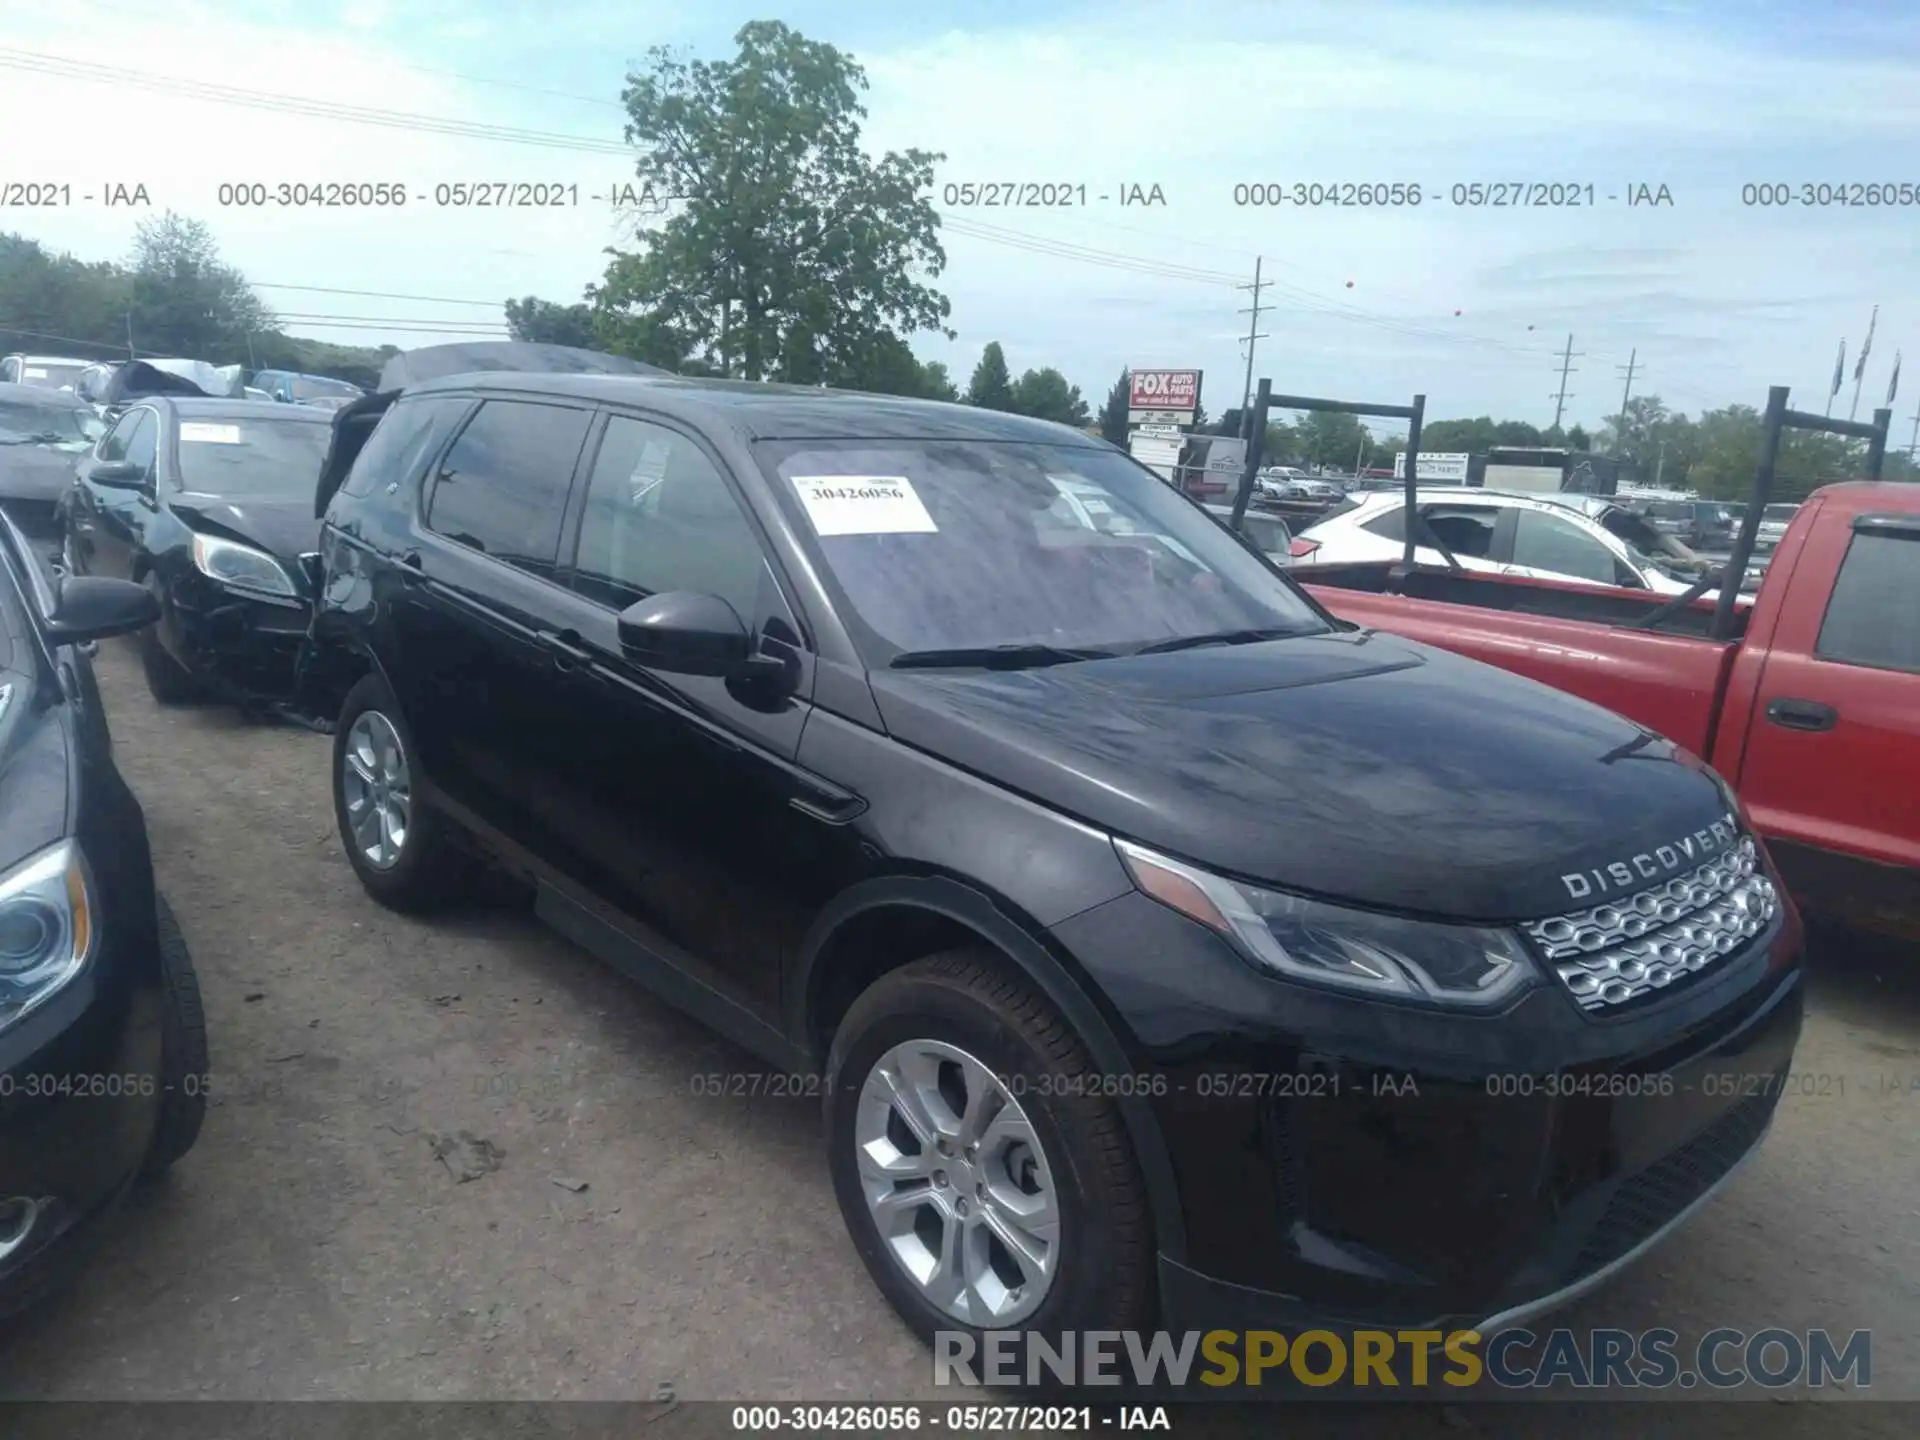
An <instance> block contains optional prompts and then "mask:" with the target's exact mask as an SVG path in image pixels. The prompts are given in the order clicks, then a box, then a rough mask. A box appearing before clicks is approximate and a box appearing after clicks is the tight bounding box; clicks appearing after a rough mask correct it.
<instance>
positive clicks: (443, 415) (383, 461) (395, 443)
mask: <svg viewBox="0 0 1920 1440" xmlns="http://www.w3.org/2000/svg"><path fill="white" fill-rule="evenodd" d="M472 403H473V402H472V400H470V399H469V398H468V397H466V396H464V395H428V396H423V397H421V398H419V399H413V400H406V399H403V400H400V401H397V402H396V403H395V404H394V406H393V408H392V409H391V410H389V411H387V413H386V414H385V415H383V416H381V417H380V423H379V424H378V425H376V426H375V427H374V431H373V434H372V435H370V436H369V437H368V438H367V443H366V444H365V446H363V447H362V448H361V451H360V453H359V454H358V455H357V456H355V457H354V461H353V469H352V470H351V471H349V472H348V474H347V481H346V484H344V485H342V486H341V487H340V493H341V494H343V495H354V496H360V495H366V494H369V493H371V492H372V490H373V488H374V486H376V485H379V484H382V483H386V484H395V483H397V484H400V485H402V486H409V485H411V484H412V483H413V481H415V480H416V479H418V478H419V475H420V472H421V470H422V469H423V468H425V466H426V463H427V460H428V459H429V457H431V456H432V455H434V454H435V453H437V452H438V451H439V449H440V446H441V443H442V442H443V441H445V439H446V438H447V434H448V432H450V431H451V430H452V429H453V427H454V426H455V425H456V424H458V423H459V421H460V417H461V416H462V415H464V414H466V413H467V407H468V406H469V405H471V404H472Z"/></svg>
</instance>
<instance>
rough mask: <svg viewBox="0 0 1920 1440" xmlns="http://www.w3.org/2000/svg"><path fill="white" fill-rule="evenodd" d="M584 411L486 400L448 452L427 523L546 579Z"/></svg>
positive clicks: (581, 437) (557, 543) (584, 423)
mask: <svg viewBox="0 0 1920 1440" xmlns="http://www.w3.org/2000/svg"><path fill="white" fill-rule="evenodd" d="M591 419H592V412H591V411H589V410H582V409H574V408H572V407H568V406H561V405H546V404H540V403H537V402H533V401H526V400H489V401H487V402H486V403H485V404H483V405H482V406H481V407H480V410H479V413H477V414H476V415H475V416H474V417H473V419H472V420H471V421H470V422H469V423H468V424H467V427H466V428H465V429H464V430H462V431H461V432H460V436H459V438H458V439H457V440H455V441H454V442H453V446H452V448H451V449H450V450H448V451H447V455H446V459H445V460H443V461H442V462H441V464H440V469H439V473H438V474H437V475H436V477H435V479H434V484H433V493H432V494H431V496H429V497H428V500H427V525H428V527H429V528H430V529H432V530H434V531H435V532H436V533H438V534H440V535H444V536H445V537H446V538H447V539H449V540H452V541H455V542H456V543H458V544H461V545H465V546H467V547H469V548H470V549H474V550H478V551H480V552H481V553H482V554H485V555H491V556H493V557H494V558H495V559H497V560H503V561H505V562H506V563H507V564H509V565H513V566H516V567H517V568H519V569H522V570H527V571H530V572H532V573H533V574H536V575H542V576H547V577H551V576H552V574H553V570H554V562H555V560H556V559H557V557H558V555H559V552H560V522H561V520H562V518H563V517H564V516H565V514H566V508H567V495H568V492H569V491H570V490H571V488H572V485H573V471H574V467H575V465H576V464H577V463H578V462H579V459H580V447H581V444H582V443H583V442H584V441H585V440H586V438H587V425H588V422H589V421H590V420H591Z"/></svg>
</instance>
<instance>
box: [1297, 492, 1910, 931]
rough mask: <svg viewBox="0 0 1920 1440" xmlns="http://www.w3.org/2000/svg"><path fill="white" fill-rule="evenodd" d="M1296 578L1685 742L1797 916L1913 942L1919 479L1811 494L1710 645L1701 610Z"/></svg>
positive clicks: (1448, 574)
mask: <svg viewBox="0 0 1920 1440" xmlns="http://www.w3.org/2000/svg"><path fill="white" fill-rule="evenodd" d="M1293 574H1294V577H1295V578H1296V579H1298V580H1300V581H1301V582H1302V583H1304V584H1305V585H1306V587H1307V589H1308V590H1309V591H1310V592H1311V593H1312V594H1313V595H1314V597H1315V598H1316V599H1318V600H1319V601H1320V602H1321V603H1322V604H1323V605H1325V606H1326V607H1327V608H1328V609H1329V610H1331V611H1333V613H1334V614H1336V615H1338V616H1340V617H1342V618H1344V619H1346V620H1350V621H1353V622H1355V623H1357V624H1360V625H1363V626H1366V627H1368V628H1371V629H1378V630H1384V631H1390V632H1392V633H1394V634H1398V635H1404V636H1406V637H1408V638H1409V639H1413V640H1420V641H1425V642H1427V643H1429V644H1433V645H1438V646H1441V647H1443V648H1445V649H1448V650H1453V651H1457V652H1459V653H1460V654H1463V655H1468V656H1471V657H1473V658H1474V659H1476V660H1484V661H1486V662H1488V663H1489V664H1493V665H1498V666H1500V667H1501V668H1503V669H1506V670H1512V671H1515V672H1517V673H1519V674H1522V675H1528V676H1531V677H1532V678H1534V679H1536V680H1540V681H1543V682H1545V683H1546V684H1549V685H1552V686H1554V687H1556V688H1557V689H1561V690H1567V691H1571V692H1572V693H1574V694H1576V695H1580V696H1583V697H1584V698H1586V699H1589V700H1592V701H1594V702H1595V703H1597V704H1600V705H1604V706H1606V707H1607V708H1608V709H1611V710H1615V711H1618V712H1619V713H1620V714H1622V715H1625V716H1627V717H1628V718H1630V719H1633V720H1636V721H1638V722H1640V723H1641V724H1642V725H1644V726H1646V727H1647V728H1648V729H1651V730H1655V731H1658V732H1659V733H1661V734H1663V735H1665V736H1667V737H1669V738H1670V739H1672V740H1675V741H1677V742H1679V743H1680V744H1682V745H1684V746H1686V747H1687V748H1688V749H1690V750H1692V751H1693V752H1694V753H1695V754H1697V755H1699V756H1701V757H1702V758H1703V759H1705V760H1707V761H1708V762H1709V763H1711V764H1712V765H1713V767H1714V768H1715V769H1716V770H1718V771H1719V772H1720V773H1721V774H1722V775H1723V776H1725V777H1726V779H1727V780H1728V781H1729V782H1731V783H1732V785H1733V786H1734V788H1735V789H1736V790H1737V791H1738V792H1739V794H1740V797H1741V799H1742V800H1743V801H1744V802H1745V803H1746V806H1747V810H1748V812H1749V814H1750V815H1751V816H1752V819H1753V823H1754V825H1755V826H1756V827H1757V828H1758V829H1759V831H1760V832H1761V834H1763V835H1764V836H1766V837H1767V841H1768V844H1769V847H1770V848H1771V849H1772V851H1773V854H1774V857H1775V860H1776V862H1777V863H1778V864H1779V866H1780V868H1781V872H1782V874H1783V876H1784V877H1785V878H1786V880H1787V883H1788V886H1789V888H1790V889H1791V890H1792V891H1793V893H1794V895H1795V898H1796V899H1798V900H1799V901H1800V903H1801V905H1802V906H1803V907H1804V908H1806V909H1807V910H1809V911H1810V912H1813V913H1815V914H1822V913H1824V914H1826V915H1829V916H1831V917H1833V918H1835V919H1839V920H1843V921H1846V922H1848V923H1851V924H1854V925H1857V926H1860V927H1861V928H1864V929H1870V930H1877V931H1882V932H1886V933H1891V934H1896V935H1904V936H1908V937H1912V938H1920V485H1915V484H1898V483H1868V482H1849V483H1846V484H1841V485H1831V486H1828V487H1826V488H1824V489H1822V490H1819V491H1816V492H1815V493H1814V495H1813V497H1812V498H1811V499H1810V500H1808V501H1807V503H1806V504H1805V505H1803V506H1802V507H1801V508H1800V512H1799V514H1798V515H1797V516H1795V517H1794V520H1793V523H1792V525H1791V526H1789V528H1788V530H1787V533H1786V537H1785V539H1783V540H1782V541H1781V543H1780V546H1779V548H1778V550H1777V551H1776V552H1775V555H1774V559H1773V562H1772V564H1771V565H1770V566H1769V567H1768V569H1767V573H1766V577H1765V579H1764V580H1763V581H1762V582H1761V585H1760V590H1759V594H1758V595H1757V597H1756V598H1755V601H1754V603H1753V605H1752V606H1751V607H1744V606H1743V607H1741V612H1740V613H1739V615H1738V616H1737V617H1735V619H1734V622H1733V623H1734V627H1735V635H1736V638H1733V639H1724V640H1722V639H1713V638H1711V636H1712V634H1713V618H1714V617H1713V606H1712V604H1711V603H1710V602H1707V601H1700V602H1696V603H1692V604H1687V605H1683V606H1681V607H1680V608H1678V609H1675V607H1674V606H1673V605H1672V604H1670V603H1669V604H1662V603H1661V602H1660V601H1659V600H1658V599H1657V598H1656V599H1651V600H1650V599H1648V598H1647V597H1646V596H1645V595H1644V593H1642V592H1634V591H1625V590H1613V589H1609V588H1604V587H1598V586H1589V585H1582V584H1572V583H1569V584H1565V585H1560V584H1554V583H1550V582H1543V581H1540V580H1530V579H1519V578H1514V577H1509V576H1504V575H1488V574H1481V573H1478V572H1463V571H1458V570H1449V569H1443V568H1439V567H1427V566H1421V567H1417V568H1415V569H1413V570H1411V571H1408V570H1406V569H1404V567H1403V568H1401V569H1399V570H1398V571H1396V570H1395V569H1394V567H1392V566H1388V565H1381V564H1377V563H1375V564H1355V565H1320V566H1296V568H1295V569H1294V571H1293ZM1649 621H1651V622H1652V623H1651V624H1649Z"/></svg>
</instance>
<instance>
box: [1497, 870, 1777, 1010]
mask: <svg viewBox="0 0 1920 1440" xmlns="http://www.w3.org/2000/svg"><path fill="white" fill-rule="evenodd" d="M1779 909H1780V897H1779V895H1778V893H1777V892H1776V891H1775V890H1774V886H1773V882H1772V881H1771V880H1769V879H1768V878H1767V877H1766V875H1765V874H1764V873H1763V872H1762V871H1761V869H1760V864H1759V854H1758V852H1757V851H1756V850H1755V849H1754V843H1753V840H1752V837H1750V836H1743V837H1742V838H1741V840H1740V842H1739V843H1738V844H1737V845H1735V846H1734V847H1733V848H1732V849H1731V850H1729V851H1727V852H1726V853H1725V854H1723V855H1720V856H1717V857H1715V858H1714V859H1712V860H1709V861H1708V862H1707V863H1706V864H1704V865H1702V866H1701V867H1700V868H1699V869H1697V870H1695V871H1694V872H1693V873H1692V874H1690V875H1682V876H1678V877H1676V878H1675V879H1672V880H1668V881H1664V882H1662V883H1660V884H1656V885H1650V886H1648V887H1647V888H1646V889H1645V890H1642V891H1640V892H1639V893H1638V894H1635V895H1623V896H1621V897H1620V898H1619V899H1617V900H1609V901H1607V902H1606V903H1605V904H1601V905H1595V906H1593V907H1592V908H1591V909H1587V910H1576V911H1574V912H1573V913H1571V914H1568V915H1556V916H1554V917H1552V918H1551V919H1548V920H1533V921H1529V922H1527V923H1526V924H1524V925H1522V926H1521V927H1520V928H1521V929H1522V930H1523V931H1524V932H1525V933H1526V936H1527V938H1528V939H1529V940H1531V941H1532V942H1533V943H1534V944H1535V945H1536V946H1538V947H1539V949H1540V951H1541V953H1542V954H1544V955H1545V956H1546V958H1547V962H1548V963H1549V964H1550V965H1552V966H1553V968H1554V970H1555V972H1556V973H1557V974H1558V975H1559V976H1560V979H1561V980H1562V982H1564V983H1565V985H1566V987H1567V989H1568V990H1569V991H1570V992H1572V994H1573V998H1574V999H1575V1000H1577V1001H1579V1002H1580V1007H1581V1008H1582V1009H1584V1010H1590V1011H1591V1010H1608V1009H1611V1008H1613V1007H1614V1006H1616V1005H1625V1004H1627V1003H1628V1002H1629V1001H1633V1000H1638V999H1641V998H1642V997H1644V996H1646V995H1650V994H1652V993H1653V992H1654V991H1656V990H1663V989H1665V988H1667V987H1668V986H1670V985H1672V984H1674V983H1675V982H1676V981H1678V980H1681V979H1683V978H1685V977H1686V976H1688V975H1692V974H1695V973H1697V972H1699V971H1701V970H1705V969H1707V968H1708V967H1709V966H1711V965H1712V964H1714V963H1715V962H1716V961H1718V960H1719V959H1720V958H1721V957H1723V956H1726V955H1730V954H1732V953H1733V952H1734V951H1735V950H1738V949H1740V948H1741V947H1742V946H1743V945H1745V944H1747V942H1749V941H1750V940H1752V939H1753V938H1754V936H1756V935H1758V934H1759V933H1760V932H1761V931H1762V930H1763V929H1765V928H1766V926H1767V925H1768V923H1769V922H1770V921H1772V919H1773V917H1774V916H1775V915H1776V914H1777V913H1779Z"/></svg>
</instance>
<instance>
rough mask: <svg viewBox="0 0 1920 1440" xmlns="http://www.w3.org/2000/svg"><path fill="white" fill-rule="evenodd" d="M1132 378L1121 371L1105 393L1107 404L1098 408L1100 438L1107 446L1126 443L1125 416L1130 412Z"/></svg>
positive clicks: (1129, 374)
mask: <svg viewBox="0 0 1920 1440" xmlns="http://www.w3.org/2000/svg"><path fill="white" fill-rule="evenodd" d="M1132 400H1133V376H1132V374H1131V373H1130V372H1128V371H1125V370H1122V371H1121V372H1120V378H1119V379H1118V380H1116V381H1114V382H1113V388H1112V389H1111V390H1109V391H1107V403H1106V404H1104V405H1102V406H1101V407H1100V436H1101V438H1102V439H1104V440H1105V441H1106V442H1107V443H1108V444H1109V445H1119V446H1122V447H1124V446H1125V445H1126V443H1127V416H1128V414H1129V413H1130V412H1131V411H1132V408H1133V406H1132Z"/></svg>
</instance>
